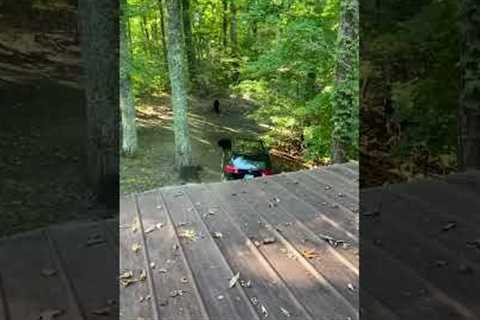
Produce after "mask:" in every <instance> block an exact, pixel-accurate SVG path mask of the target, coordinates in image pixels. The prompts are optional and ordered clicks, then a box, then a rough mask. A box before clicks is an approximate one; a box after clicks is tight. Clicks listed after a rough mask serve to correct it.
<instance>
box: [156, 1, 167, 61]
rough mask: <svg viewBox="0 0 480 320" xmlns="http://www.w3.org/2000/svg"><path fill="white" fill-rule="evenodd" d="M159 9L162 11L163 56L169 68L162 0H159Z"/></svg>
mask: <svg viewBox="0 0 480 320" xmlns="http://www.w3.org/2000/svg"><path fill="white" fill-rule="evenodd" d="M158 11H160V31H161V32H162V38H161V39H162V51H163V58H164V59H165V67H166V68H168V58H167V41H166V38H167V36H166V32H165V15H164V12H163V4H162V0H158Z"/></svg>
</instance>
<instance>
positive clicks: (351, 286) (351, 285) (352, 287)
mask: <svg viewBox="0 0 480 320" xmlns="http://www.w3.org/2000/svg"><path fill="white" fill-rule="evenodd" d="M347 287H348V290H350V291H355V287H354V286H353V284H351V283H349V284H348V285H347Z"/></svg>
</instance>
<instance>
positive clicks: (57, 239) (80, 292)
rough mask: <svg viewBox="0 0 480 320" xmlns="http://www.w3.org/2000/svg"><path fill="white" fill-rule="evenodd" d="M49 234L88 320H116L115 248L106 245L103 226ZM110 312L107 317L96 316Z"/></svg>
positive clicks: (66, 227)
mask: <svg viewBox="0 0 480 320" xmlns="http://www.w3.org/2000/svg"><path fill="white" fill-rule="evenodd" d="M48 234H49V236H50V237H51V239H52V245H53V247H54V248H55V250H56V252H57V253H58V255H59V260H60V263H61V265H62V267H63V268H64V271H65V273H66V275H67V277H68V279H69V281H70V282H71V285H72V287H73V290H74V291H75V295H76V296H77V299H78V302H79V304H80V306H81V308H82V310H83V312H84V316H85V319H99V318H102V319H116V318H117V317H118V314H114V311H115V308H113V303H112V301H114V300H115V299H116V297H117V296H116V294H117V290H115V287H116V286H117V279H115V264H114V260H115V257H114V254H113V248H112V247H111V246H109V245H108V242H106V241H105V238H106V237H105V234H104V233H103V230H102V227H101V224H99V223H96V222H92V223H81V224H79V223H74V224H68V225H60V226H53V227H50V228H49V229H48ZM92 239H95V240H94V241H93V240H92ZM93 242H96V243H95V244H93ZM107 308H108V314H105V315H98V314H96V313H97V312H99V310H105V311H106V310H107Z"/></svg>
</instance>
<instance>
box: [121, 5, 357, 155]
mask: <svg viewBox="0 0 480 320" xmlns="http://www.w3.org/2000/svg"><path fill="white" fill-rule="evenodd" d="M167 2H168V1H167ZM178 2H179V4H180V5H181V10H182V33H183V35H184V39H183V41H184V44H185V57H184V59H185V64H186V65H187V66H188V67H187V68H186V74H185V78H186V79H188V80H187V81H188V90H189V94H193V95H198V96H204V97H208V96H214V95H225V96H228V95H232V94H233V95H237V96H240V97H243V98H246V99H250V100H251V101H253V102H254V103H255V104H256V105H258V106H259V108H256V111H255V112H252V113H251V114H250V117H251V118H252V119H254V120H256V121H257V122H259V123H263V124H265V125H266V126H268V127H269V129H270V130H269V131H268V132H267V133H266V135H265V137H264V138H265V141H266V142H267V143H268V144H269V145H270V147H271V148H276V149H278V150H282V151H284V152H286V153H288V154H290V155H292V156H295V157H298V158H300V159H302V161H305V162H312V163H321V162H324V161H326V160H327V161H328V159H330V158H331V156H332V133H333V132H334V126H335V124H337V127H339V128H337V131H338V130H340V131H341V132H340V133H339V136H342V139H343V140H345V141H346V146H347V150H346V152H347V154H348V157H349V158H351V159H357V149H358V101H356V100H355V99H354V100H353V101H349V100H348V99H347V100H345V103H344V105H347V108H348V110H343V116H342V113H341V112H340V113H339V114H337V118H338V119H337V122H335V119H334V118H335V113H334V111H335V108H334V105H335V103H339V101H342V100H341V99H345V98H344V96H342V95H341V94H338V92H336V90H338V89H339V88H338V86H337V85H336V84H337V81H338V79H339V75H338V73H337V69H338V68H337V67H336V66H337V63H338V62H339V57H342V53H343V54H344V53H345V50H344V49H340V46H339V45H341V44H344V42H342V41H343V40H344V39H342V37H343V36H348V35H345V34H344V33H342V32H341V28H340V26H341V11H342V6H341V1H340V0H326V1H296V0H273V1H272V0H239V1H232V0H178ZM344 3H345V4H346V5H344V6H343V7H344V8H343V9H344V11H345V10H347V12H348V10H350V9H349V6H351V8H353V11H352V12H353V13H352V14H351V15H350V16H351V17H353V21H350V23H351V24H352V28H351V29H352V30H353V31H355V30H356V32H354V33H353V38H352V39H353V42H352V41H350V43H357V45H355V46H353V47H351V48H350V49H349V50H350V51H351V52H352V54H350V56H349V55H347V56H345V55H344V56H343V58H347V59H353V64H352V65H351V68H349V69H348V70H346V72H349V73H350V75H349V77H347V78H346V79H344V80H342V81H344V82H345V85H343V86H342V90H344V92H343V93H342V94H344V93H345V92H346V93H347V95H348V94H352V95H355V96H356V95H357V94H358V88H357V86H358V52H357V51H358V26H357V25H356V24H357V23H358V2H356V1H344ZM352 4H353V5H352ZM165 6H166V3H165V0H128V6H127V8H126V9H125V10H124V19H126V20H127V21H124V22H125V23H126V28H127V36H128V42H129V50H130V57H131V64H130V66H131V67H130V74H131V83H132V88H133V94H134V96H135V98H136V99H137V100H141V99H142V98H144V97H147V96H149V95H153V94H158V93H159V92H167V93H168V92H169V91H170V85H169V76H168V63H167V47H168V45H167V41H166V39H167V38H168V34H167V26H166V22H165V19H166V17H165ZM347 16H348V14H347ZM347 22H348V21H347ZM346 30H347V31H348V30H349V29H348V28H347V29H346ZM342 50H343V51H342ZM347 62H348V61H347ZM340 78H341V77H340ZM336 93H337V94H336ZM342 117H343V118H342Z"/></svg>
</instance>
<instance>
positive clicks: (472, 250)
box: [362, 190, 480, 266]
mask: <svg viewBox="0 0 480 320" xmlns="http://www.w3.org/2000/svg"><path fill="white" fill-rule="evenodd" d="M380 200H381V201H382V202H383V205H382V206H381V207H380V216H379V217H378V218H375V217H364V218H363V219H364V220H363V223H362V225H365V226H370V225H373V226H375V227H378V228H380V226H381V225H382V224H383V225H385V227H384V228H386V229H387V230H388V229H392V231H395V229H400V230H399V231H398V232H408V233H409V235H408V237H409V240H413V239H416V241H418V242H420V243H424V242H428V243H432V242H433V243H434V244H433V245H436V246H440V247H444V248H445V249H446V250H449V251H450V254H448V255H452V254H455V255H460V256H461V259H460V260H462V261H468V264H472V263H473V264H476V265H477V266H479V265H480V256H479V255H478V249H477V248H476V247H475V244H473V245H469V243H470V242H472V241H474V240H475V239H478V236H479V234H478V228H475V225H472V224H470V223H462V222H461V221H459V220H458V217H457V216H458V215H454V214H449V213H445V212H442V211H436V210H432V209H431V207H430V206H429V205H427V204H425V203H422V202H419V201H416V200H415V199H413V200H410V199H409V200H407V199H405V198H402V197H401V195H398V194H391V193H389V192H388V191H384V196H383V199H380V196H379V192H378V191H376V190H371V191H367V190H366V191H364V192H363V193H362V204H363V206H364V208H365V212H367V211H368V210H370V211H372V209H370V208H374V209H377V210H378V202H379V201H380ZM460 215H461V214H460ZM452 221H455V226H454V227H453V228H452V229H451V230H448V231H445V230H444V228H445V226H447V225H448V224H450V223H451V222H452ZM398 232H397V233H398ZM410 234H412V235H410ZM367 236H370V234H367ZM412 237H413V238H412ZM402 243H404V241H402ZM451 259H452V260H454V259H453V258H451Z"/></svg>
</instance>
